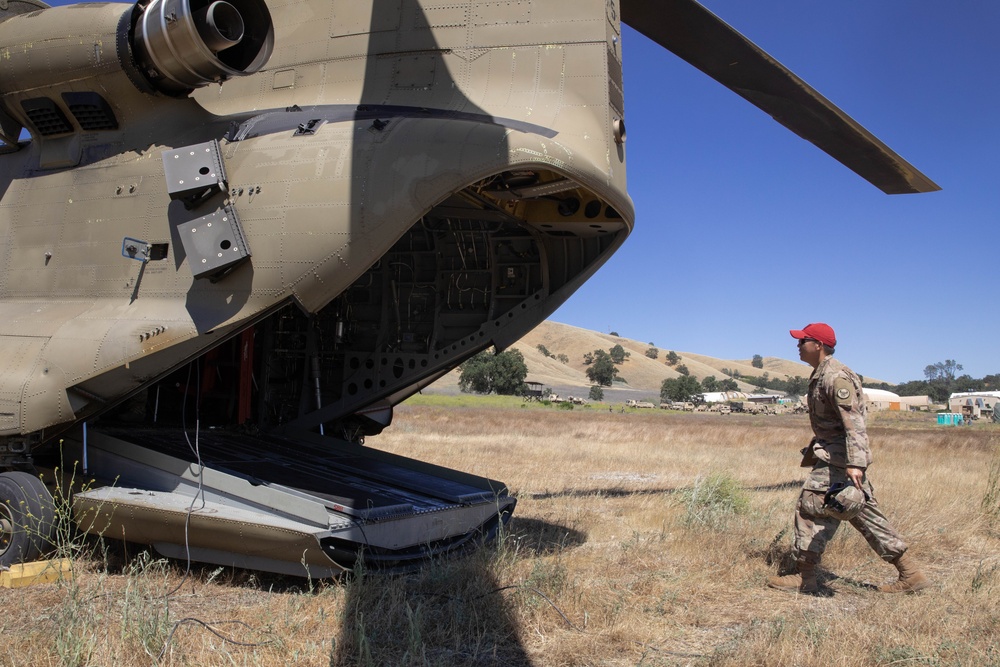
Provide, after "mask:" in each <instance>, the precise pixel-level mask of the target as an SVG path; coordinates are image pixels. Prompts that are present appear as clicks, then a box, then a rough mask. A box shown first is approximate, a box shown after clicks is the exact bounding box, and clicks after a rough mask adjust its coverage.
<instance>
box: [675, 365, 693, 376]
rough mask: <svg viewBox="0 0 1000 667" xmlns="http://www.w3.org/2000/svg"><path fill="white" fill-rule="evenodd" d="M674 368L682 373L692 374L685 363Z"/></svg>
mask: <svg viewBox="0 0 1000 667" xmlns="http://www.w3.org/2000/svg"><path fill="white" fill-rule="evenodd" d="M674 370H676V371H677V372H678V373H680V374H681V375H691V371H689V370H688V367H687V366H685V365H684V364H681V365H680V366H678V367H677V368H675V369H674Z"/></svg>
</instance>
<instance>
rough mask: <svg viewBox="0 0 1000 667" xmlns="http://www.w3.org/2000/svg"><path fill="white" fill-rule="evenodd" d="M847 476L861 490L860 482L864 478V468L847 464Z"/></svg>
mask: <svg viewBox="0 0 1000 667" xmlns="http://www.w3.org/2000/svg"><path fill="white" fill-rule="evenodd" d="M846 472H847V477H848V478H849V479H850V480H851V482H853V483H854V486H856V487H858V489H859V490H861V491H863V490H864V489H862V488H861V482H862V481H864V478H865V469H864V468H855V467H853V466H847V471H846Z"/></svg>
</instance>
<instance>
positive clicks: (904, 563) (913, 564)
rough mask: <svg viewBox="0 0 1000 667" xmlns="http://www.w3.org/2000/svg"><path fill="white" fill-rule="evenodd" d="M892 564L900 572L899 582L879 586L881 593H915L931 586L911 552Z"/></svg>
mask: <svg viewBox="0 0 1000 667" xmlns="http://www.w3.org/2000/svg"><path fill="white" fill-rule="evenodd" d="M890 562H891V563H892V564H893V565H895V566H896V569H897V570H899V580H897V581H895V582H894V583H891V584H885V585H882V586H879V587H878V590H879V592H880V593H915V592H916V591H919V590H922V589H924V588H927V587H928V586H930V585H931V582H930V580H929V579H928V578H927V575H925V574H924V573H923V570H921V569H920V566H919V565H917V561H916V560H915V559H914V558H913V557H912V556H910V554H909V552H904V553H903V555H902V556H900V557H899V558H897V559H896V560H894V561H890Z"/></svg>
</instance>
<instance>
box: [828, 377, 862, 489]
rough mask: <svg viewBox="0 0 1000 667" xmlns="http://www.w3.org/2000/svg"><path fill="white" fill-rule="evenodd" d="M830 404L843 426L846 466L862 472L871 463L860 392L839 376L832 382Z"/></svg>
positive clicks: (852, 384)
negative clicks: (835, 407) (835, 409)
mask: <svg viewBox="0 0 1000 667" xmlns="http://www.w3.org/2000/svg"><path fill="white" fill-rule="evenodd" d="M832 394H833V395H832V396H831V398H832V403H833V404H834V405H835V406H837V413H838V414H839V415H840V420H841V422H842V423H843V425H844V435H845V440H846V448H847V465H848V466H849V467H852V468H860V469H862V470H864V469H865V468H867V467H868V464H869V463H870V462H871V455H870V453H869V451H870V450H869V448H868V430H867V428H866V426H865V416H864V413H863V412H862V410H861V404H860V401H861V400H863V397H862V394H861V391H860V390H859V389H858V388H856V387H855V386H854V383H853V382H851V381H850V380H849V379H848V378H846V377H843V376H840V377H837V378H836V379H835V380H834V382H833V387H832Z"/></svg>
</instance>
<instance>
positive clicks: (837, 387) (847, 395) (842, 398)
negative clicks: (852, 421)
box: [833, 378, 854, 408]
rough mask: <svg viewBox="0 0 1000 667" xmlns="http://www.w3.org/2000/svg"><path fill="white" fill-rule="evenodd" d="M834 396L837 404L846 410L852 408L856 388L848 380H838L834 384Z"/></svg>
mask: <svg viewBox="0 0 1000 667" xmlns="http://www.w3.org/2000/svg"><path fill="white" fill-rule="evenodd" d="M833 395H834V397H835V398H836V399H837V404H838V405H840V406H841V407H844V408H849V407H851V404H852V403H853V400H852V399H853V398H854V386H853V385H852V384H851V383H850V381H849V380H847V379H846V378H837V380H836V381H835V382H834V383H833Z"/></svg>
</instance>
